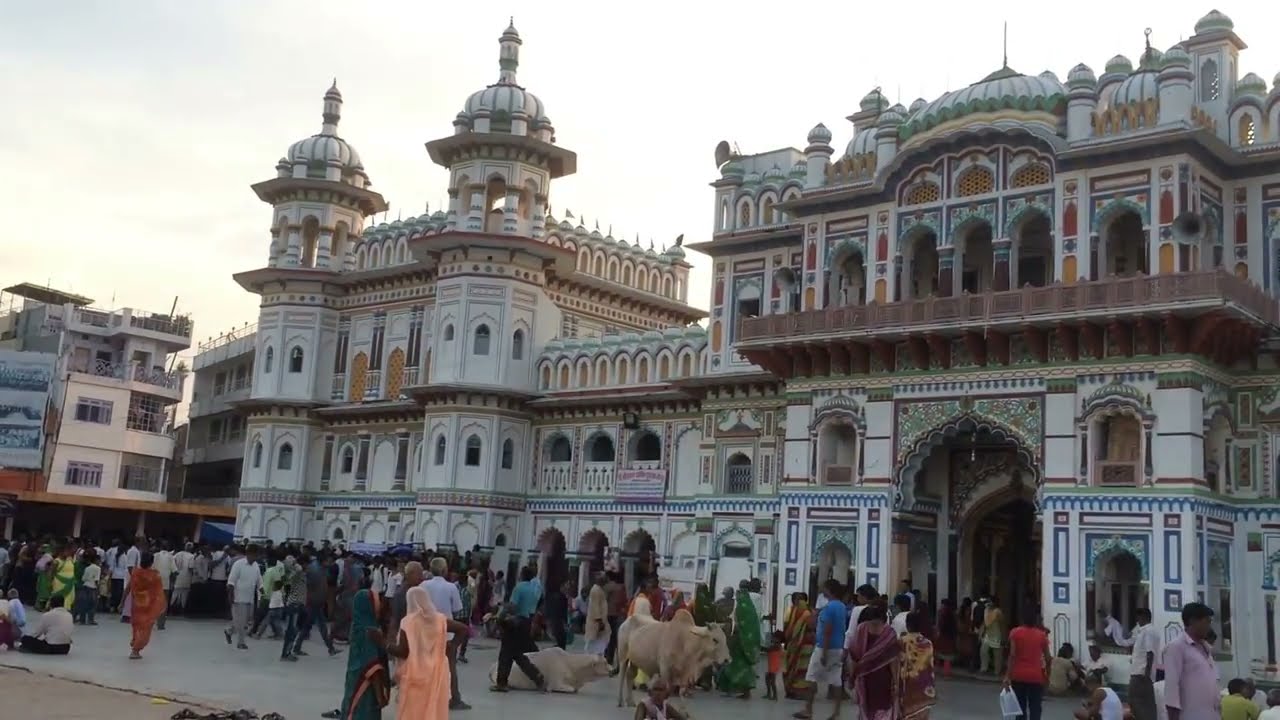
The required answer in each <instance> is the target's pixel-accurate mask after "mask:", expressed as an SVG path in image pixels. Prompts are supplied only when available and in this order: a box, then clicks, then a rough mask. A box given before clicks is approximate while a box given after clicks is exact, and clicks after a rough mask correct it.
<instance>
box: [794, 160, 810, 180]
mask: <svg viewBox="0 0 1280 720" xmlns="http://www.w3.org/2000/svg"><path fill="white" fill-rule="evenodd" d="M808 174H809V166H808V165H807V164H805V161H803V160H800V161H797V162H796V164H795V165H792V166H791V177H793V178H802V177H804V176H805V175H808Z"/></svg>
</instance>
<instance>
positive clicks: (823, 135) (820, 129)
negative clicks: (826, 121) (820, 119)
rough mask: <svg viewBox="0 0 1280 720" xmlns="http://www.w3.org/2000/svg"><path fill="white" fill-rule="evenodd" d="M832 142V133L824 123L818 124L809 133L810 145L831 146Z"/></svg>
mask: <svg viewBox="0 0 1280 720" xmlns="http://www.w3.org/2000/svg"><path fill="white" fill-rule="evenodd" d="M830 142H831V131H830V130H828V129H827V126H826V125H823V124H822V123H818V124H817V125H814V126H813V129H812V130H810V131H809V144H810V145H826V144H829V143H830Z"/></svg>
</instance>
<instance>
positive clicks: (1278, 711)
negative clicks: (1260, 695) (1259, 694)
mask: <svg viewBox="0 0 1280 720" xmlns="http://www.w3.org/2000/svg"><path fill="white" fill-rule="evenodd" d="M1258 720H1280V690H1272V691H1271V692H1269V693H1267V709H1266V710H1263V711H1262V714H1261V715H1259V716H1258Z"/></svg>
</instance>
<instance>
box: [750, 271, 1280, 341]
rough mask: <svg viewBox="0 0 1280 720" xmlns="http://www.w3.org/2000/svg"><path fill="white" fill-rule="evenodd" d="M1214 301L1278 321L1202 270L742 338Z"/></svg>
mask: <svg viewBox="0 0 1280 720" xmlns="http://www.w3.org/2000/svg"><path fill="white" fill-rule="evenodd" d="M1214 301H1216V302H1218V303H1222V304H1226V303H1230V304H1233V305H1236V306H1238V307H1240V308H1242V309H1243V310H1244V311H1246V312H1248V313H1251V314H1252V315H1254V316H1256V317H1258V318H1261V319H1262V320H1263V321H1264V322H1267V323H1271V324H1276V323H1277V322H1278V321H1280V306H1277V302H1276V299H1275V298H1273V297H1271V296H1269V295H1267V294H1266V293H1265V292H1263V291H1262V290H1261V289H1260V288H1259V287H1258V286H1256V285H1254V284H1253V283H1251V282H1249V281H1248V280H1243V279H1241V278H1238V277H1236V276H1235V275H1232V274H1230V273H1227V272H1224V271H1222V270H1204V271H1198V272H1186V273H1173V274H1165V275H1150V276H1147V275H1138V276H1135V277H1125V278H1121V277H1112V278H1107V279H1105V280H1096V281H1090V282H1081V283H1076V284H1074V285H1062V284H1056V285H1049V286H1047V287H1025V288H1021V289H1019V290H1009V291H1004V292H987V293H982V294H978V295H969V294H960V295H956V296H952V297H932V296H931V297H927V298H924V299H921V300H908V301H905V302H895V303H885V304H876V303H872V304H870V305H848V306H843V307H831V308H827V309H825V310H809V311H805V312H798V313H786V314H779V315H765V316H763V317H758V318H747V319H745V320H743V321H742V323H741V325H740V327H739V331H738V335H737V338H738V342H739V343H750V342H751V341H757V340H781V339H784V338H793V337H799V336H805V335H823V334H865V335H874V334H877V333H892V332H901V331H903V330H904V329H909V328H915V327H926V326H929V325H963V324H966V323H981V324H999V323H1002V322H1010V323H1014V322H1025V321H1028V320H1035V319H1038V318H1044V319H1046V320H1048V319H1052V318H1053V317H1055V316H1062V315H1071V314H1090V313H1110V314H1115V313H1123V312H1125V311H1140V310H1142V309H1144V308H1148V307H1160V306H1164V307H1168V308H1169V309H1171V310H1177V309H1180V308H1181V307H1184V306H1186V305H1189V304H1192V303H1206V302H1214Z"/></svg>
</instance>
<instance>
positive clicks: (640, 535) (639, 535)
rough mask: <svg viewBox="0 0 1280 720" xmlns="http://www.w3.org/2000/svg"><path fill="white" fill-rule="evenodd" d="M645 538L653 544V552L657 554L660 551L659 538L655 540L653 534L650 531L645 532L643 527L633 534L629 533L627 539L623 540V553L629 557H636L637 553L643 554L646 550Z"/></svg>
mask: <svg viewBox="0 0 1280 720" xmlns="http://www.w3.org/2000/svg"><path fill="white" fill-rule="evenodd" d="M645 538H648V539H649V540H650V541H652V542H653V551H654V552H657V551H658V540H657V538H655V537H654V536H653V534H652V533H650V532H649V531H648V530H645V529H644V528H642V527H638V528H636V529H635V530H632V531H631V532H629V533H627V536H626V537H625V538H623V539H622V552H624V553H627V554H629V555H635V554H636V553H639V552H641V551H642V550H644V545H645ZM633 548H634V549H633Z"/></svg>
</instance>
